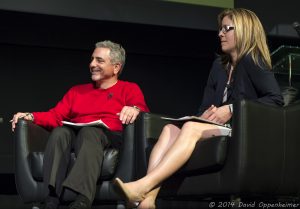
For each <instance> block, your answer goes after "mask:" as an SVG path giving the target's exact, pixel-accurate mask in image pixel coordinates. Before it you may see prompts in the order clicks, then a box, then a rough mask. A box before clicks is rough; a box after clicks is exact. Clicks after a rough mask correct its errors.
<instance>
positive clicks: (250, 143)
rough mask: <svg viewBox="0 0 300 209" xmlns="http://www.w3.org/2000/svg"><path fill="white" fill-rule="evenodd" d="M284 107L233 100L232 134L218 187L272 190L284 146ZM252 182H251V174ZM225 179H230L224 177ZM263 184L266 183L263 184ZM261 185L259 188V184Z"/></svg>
mask: <svg viewBox="0 0 300 209" xmlns="http://www.w3.org/2000/svg"><path fill="white" fill-rule="evenodd" d="M284 127H285V121H284V108H282V107H276V106H270V105H266V104H262V103H257V102H253V101H248V100H242V101H240V102H238V103H235V104H234V114H233V119H232V138H231V139H230V140H229V141H228V143H229V144H228V150H227V159H226V163H225V165H224V168H223V170H222V178H223V179H224V185H226V186H224V185H223V187H222V190H224V191H226V190H227V191H228V190H230V191H231V190H234V191H241V190H243V189H245V190H247V189H249V188H251V189H253V191H261V188H268V190H272V189H274V191H275V190H276V186H278V184H276V183H274V182H278V183H279V182H280V181H281V175H282V171H283V170H282V169H283V167H282V166H283V160H284V152H285V151H284V148H283V147H284V146H285V130H284V129H285V128H284ZM256 176H260V178H255V182H256V183H255V184H252V182H253V178H254V177H256ZM228 179H231V180H230V181H228ZM266 185H267V186H266ZM260 187H261V188H260Z"/></svg>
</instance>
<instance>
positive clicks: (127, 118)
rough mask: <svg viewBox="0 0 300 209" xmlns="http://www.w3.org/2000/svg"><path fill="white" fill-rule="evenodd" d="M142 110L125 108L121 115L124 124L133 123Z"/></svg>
mask: <svg viewBox="0 0 300 209" xmlns="http://www.w3.org/2000/svg"><path fill="white" fill-rule="evenodd" d="M139 113H140V109H139V108H138V107H135V106H134V107H131V106H124V107H123V109H122V111H121V112H120V113H119V116H120V120H121V121H122V124H129V123H133V122H134V121H135V119H136V117H137V116H138V115H139Z"/></svg>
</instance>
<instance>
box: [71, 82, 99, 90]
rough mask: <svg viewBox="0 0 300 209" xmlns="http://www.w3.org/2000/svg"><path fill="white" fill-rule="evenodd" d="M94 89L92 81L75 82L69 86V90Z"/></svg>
mask: <svg viewBox="0 0 300 209" xmlns="http://www.w3.org/2000/svg"><path fill="white" fill-rule="evenodd" d="M92 89H94V85H93V84H92V83H85V84H77V85H74V86H72V87H71V89H70V90H71V91H86V90H92Z"/></svg>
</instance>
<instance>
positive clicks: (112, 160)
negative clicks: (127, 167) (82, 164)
mask: <svg viewBox="0 0 300 209" xmlns="http://www.w3.org/2000/svg"><path fill="white" fill-rule="evenodd" d="M118 155H119V150H117V149H114V148H107V149H105V150H104V159H103V164H102V172H101V176H100V178H101V180H107V179H110V178H112V177H113V175H114V173H115V171H116V167H117V164H118ZM70 158H71V163H70V167H71V166H72V165H73V164H74V163H75V160H76V157H75V154H74V153H71V156H70ZM43 159H44V152H32V153H30V154H29V164H30V169H31V173H32V176H33V178H34V179H35V180H36V181H43Z"/></svg>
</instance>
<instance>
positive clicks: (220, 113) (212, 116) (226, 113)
mask: <svg viewBox="0 0 300 209" xmlns="http://www.w3.org/2000/svg"><path fill="white" fill-rule="evenodd" d="M231 116H232V114H231V112H230V109H229V105H223V106H221V107H216V106H214V105H212V106H210V107H209V108H208V109H207V110H206V111H205V112H204V113H203V114H202V115H201V118H204V119H207V120H210V121H213V122H216V123H220V124H225V123H226V122H227V121H229V120H230V118H231Z"/></svg>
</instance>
